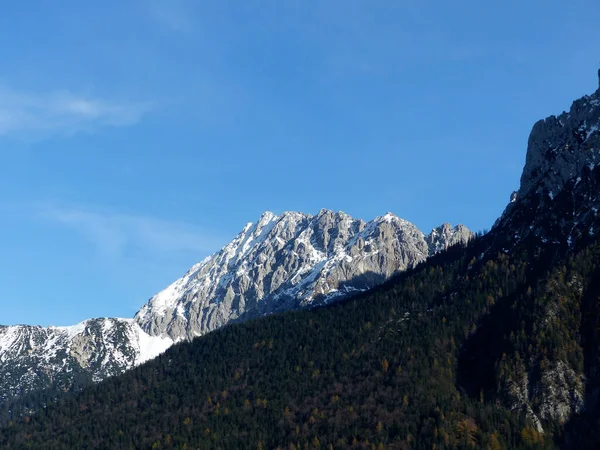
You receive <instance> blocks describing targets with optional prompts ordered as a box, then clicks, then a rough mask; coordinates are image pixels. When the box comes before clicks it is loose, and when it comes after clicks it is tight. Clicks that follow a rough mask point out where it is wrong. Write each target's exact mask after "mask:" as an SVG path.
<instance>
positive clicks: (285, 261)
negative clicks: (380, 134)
mask: <svg viewBox="0 0 600 450" xmlns="http://www.w3.org/2000/svg"><path fill="white" fill-rule="evenodd" d="M471 236H472V233H471V232H470V231H469V230H468V229H466V228H465V227H464V226H462V225H459V226H457V227H455V228H452V227H451V226H450V225H448V224H444V225H442V226H441V227H439V228H436V229H435V230H433V231H432V233H431V234H430V235H427V236H426V235H424V234H423V233H422V232H421V231H419V230H418V229H417V228H416V227H415V226H414V225H413V224H411V223H409V222H407V221H405V220H402V219H400V218H398V217H396V216H395V215H393V214H391V213H388V214H386V215H384V216H381V217H378V218H376V219H374V220H373V221H371V222H368V223H365V222H364V221H362V220H359V219H353V218H352V217H350V216H349V215H347V214H344V213H343V212H338V213H335V212H333V211H328V210H321V211H320V212H319V214H317V215H316V216H312V215H307V214H301V213H296V212H286V213H284V214H282V215H281V216H276V215H274V214H272V213H270V212H266V213H264V214H263V215H262V216H261V217H260V219H259V220H258V221H257V222H256V223H249V224H247V225H246V226H245V227H244V229H243V230H242V231H241V232H240V234H238V236H237V237H236V238H235V239H233V240H232V241H231V242H230V243H229V244H227V245H226V246H225V247H224V248H223V249H222V250H221V251H219V252H218V253H216V254H214V255H212V256H210V257H208V258H206V259H205V260H204V261H202V262H201V263H199V264H196V265H195V266H193V267H192V268H191V269H190V270H189V271H188V272H187V273H186V274H185V276H184V277H182V278H181V279H179V280H177V281H175V282H174V283H173V284H172V285H171V286H169V287H168V288H166V289H165V290H164V291H162V292H160V293H158V294H157V295H156V296H154V297H152V298H151V299H150V301H149V302H148V303H147V304H146V305H145V306H143V307H142V308H141V309H140V311H139V312H138V313H137V314H136V316H135V318H134V319H112V318H99V319H91V320H87V321H85V322H82V323H81V324H79V325H76V326H73V327H63V328H61V327H50V328H42V327H33V326H10V327H0V401H1V400H6V399H7V398H16V397H19V396H23V395H24V394H27V393H31V392H35V391H40V390H43V389H46V388H52V389H54V390H59V391H64V390H77V389H78V388H79V387H80V386H83V385H85V384H88V383H90V382H98V381H100V380H103V379H105V378H106V377H109V376H113V375H116V374H120V373H122V372H124V371H125V370H127V369H130V368H132V367H135V366H136V365H139V364H141V363H143V362H145V361H147V360H149V359H151V358H153V357H155V356H156V355H158V354H159V353H162V352H163V351H165V350H166V349H167V348H168V347H169V346H171V345H172V344H173V343H174V342H177V341H181V340H187V339H192V338H194V337H196V336H200V335H203V334H206V333H208V332H210V331H213V330H215V329H217V328H219V327H222V326H224V325H226V324H229V323H232V322H240V321H244V320H248V319H251V318H253V317H259V316H264V315H268V314H272V313H274V312H278V311H284V310H288V309H296V308H303V307H311V306H316V305H319V304H323V303H327V302H331V301H334V300H336V299H340V298H342V297H343V296H344V295H348V294H352V293H356V292H360V291H364V290H366V289H368V288H370V287H373V286H375V285H377V284H379V283H381V282H383V281H384V280H386V279H387V278H389V277H390V276H392V275H393V274H395V273H397V272H399V271H403V270H406V269H407V268H412V267H414V266H416V265H417V264H418V263H420V262H422V261H424V260H425V259H426V258H427V257H428V256H429V255H430V254H433V253H435V252H438V251H440V250H442V249H444V248H446V247H448V246H449V245H453V244H455V243H457V242H466V241H467V240H468V239H470V238H471Z"/></svg>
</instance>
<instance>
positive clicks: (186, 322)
mask: <svg viewBox="0 0 600 450" xmlns="http://www.w3.org/2000/svg"><path fill="white" fill-rule="evenodd" d="M471 237H472V233H471V232H470V231H469V230H468V229H467V228H466V227H464V226H462V225H459V226H457V227H455V228H452V227H451V226H450V225H449V224H444V225H442V226H440V227H438V228H436V229H434V230H432V232H431V234H429V235H427V236H425V235H424V234H423V233H422V232H421V231H419V230H418V229H417V227H415V226H414V225H413V224H411V223H410V222H407V221H406V220H402V219H400V218H398V217H396V216H395V215H393V214H391V213H388V214H386V215H384V216H381V217H377V218H376V219H374V220H373V221H371V222H368V223H365V222H364V221H362V220H360V219H353V218H352V217H350V216H349V215H347V214H345V213H343V212H338V213H335V212H333V211H328V210H321V211H320V212H319V214H317V215H316V216H311V215H307V214H301V213H297V212H286V213H283V214H282V215H281V216H276V215H274V214H272V213H270V212H266V213H264V214H263V215H262V216H261V218H260V220H259V221H258V222H256V223H249V224H247V225H246V226H245V227H244V229H243V230H242V232H241V233H240V234H239V235H238V236H237V237H236V238H235V239H234V240H233V241H231V242H230V243H229V244H228V245H226V246H225V247H224V248H223V249H222V250H221V251H220V252H219V253H217V254H215V255H213V256H211V257H209V258H207V259H206V260H204V261H203V262H201V263H199V264H197V265H195V266H194V267H192V268H191V269H190V271H189V272H188V273H187V274H186V275H185V276H184V277H183V278H180V279H179V280H177V281H176V282H175V283H173V284H172V285H171V286H169V287H168V288H167V289H165V290H164V291H162V292H160V293H159V294H157V295H156V296H154V297H152V298H151V299H150V301H149V302H148V303H147V304H146V305H145V306H144V307H142V309H140V311H139V312H138V313H137V314H136V316H135V320H136V322H137V323H138V324H139V325H140V326H141V327H142V328H143V329H144V330H145V331H147V332H148V333H149V334H151V335H153V336H165V337H169V338H171V339H173V340H180V339H181V338H182V337H185V338H187V339H191V338H194V337H197V336H201V335H203V334H206V333H207V332H209V331H212V330H215V329H216V328H219V327H221V326H223V325H225V324H228V323H231V322H235V321H239V320H240V319H244V320H247V319H249V318H253V317H259V316H264V315H267V314H272V313H274V312H278V311H285V310H289V309H294V308H298V307H307V306H316V305H319V304H323V303H328V302H330V301H332V300H334V299H336V298H339V297H340V296H344V295H347V294H349V293H354V292H360V291H364V290H367V289H369V288H371V287H373V286H376V285H377V284H379V283H381V282H383V281H384V280H386V279H387V278H389V277H390V276H392V275H394V274H395V273H397V272H399V271H403V270H406V269H408V268H412V267H415V266H416V265H417V264H418V263H420V262H422V261H424V260H425V259H426V258H427V257H428V256H430V255H432V254H434V253H436V252H439V251H441V250H443V249H445V248H447V247H448V246H450V245H453V244H456V243H459V242H466V241H468V240H469V239H470V238H471Z"/></svg>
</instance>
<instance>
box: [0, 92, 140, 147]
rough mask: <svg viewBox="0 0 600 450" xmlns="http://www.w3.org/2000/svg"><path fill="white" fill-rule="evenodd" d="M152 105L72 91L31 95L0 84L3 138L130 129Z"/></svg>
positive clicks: (0, 126) (0, 117)
mask: <svg viewBox="0 0 600 450" xmlns="http://www.w3.org/2000/svg"><path fill="white" fill-rule="evenodd" d="M150 108H151V105H150V104H149V103H137V102H118V101H110V100H105V99H101V98H95V97H90V96H85V95H77V94H74V93H72V92H70V91H55V92H42V93H35V92H28V91H21V90H17V89H13V88H10V87H8V86H6V85H2V84H0V136H3V135H4V136H6V135H15V134H25V133H27V134H28V135H29V134H30V133H31V134H33V135H35V136H40V135H41V136H44V135H49V134H50V135H56V134H59V135H60V134H67V135H70V134H73V133H77V132H80V131H92V130H94V129H97V128H99V127H106V126H111V127H120V126H129V125H133V124H135V123H136V122H138V121H139V120H140V119H141V118H142V116H143V115H144V114H146V113H147V112H148V111H149V110H150Z"/></svg>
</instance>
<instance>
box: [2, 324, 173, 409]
mask: <svg viewBox="0 0 600 450" xmlns="http://www.w3.org/2000/svg"><path fill="white" fill-rule="evenodd" d="M171 344H172V341H171V340H170V339H168V338H161V337H153V336H149V335H147V334H146V333H145V332H144V331H143V330H142V329H141V328H140V327H139V326H138V325H137V324H136V323H135V322H134V321H133V320H132V319H90V320H86V321H84V322H82V323H80V324H78V325H75V326H72V327H49V328H43V327H36V326H27V325H17V326H10V327H1V326H0V400H5V399H6V398H8V397H17V396H19V395H22V394H23V393H26V392H31V391H35V390H40V389H45V388H47V387H49V386H53V387H54V388H57V389H62V390H68V389H70V388H71V387H72V386H73V385H83V384H86V383H89V382H90V381H94V382H97V381H100V380H102V379H104V378H106V377H109V376H112V375H117V374H120V373H122V372H123V371H124V370H127V369H130V368H132V367H134V366H135V365H138V364H141V363H143V362H146V361H148V360H149V359H152V358H154V357H156V356H157V355H158V354H159V353H161V352H163V351H164V350H166V349H167V348H168V347H169V346H170V345H171Z"/></svg>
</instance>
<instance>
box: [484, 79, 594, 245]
mask: <svg viewBox="0 0 600 450" xmlns="http://www.w3.org/2000/svg"><path fill="white" fill-rule="evenodd" d="M598 76H599V78H600V73H599V75H598ZM599 131H600V87H599V88H598V90H597V91H596V92H595V93H593V94H592V95H586V96H584V97H582V98H581V99H579V100H576V101H575V102H574V103H573V105H572V106H571V108H570V110H569V112H563V113H562V114H560V115H559V116H558V117H556V116H550V117H548V118H547V119H545V120H540V121H539V122H537V123H536V124H535V125H534V127H533V130H532V131H531V134H530V136H529V143H528V147H527V157H526V162H525V167H524V169H523V173H522V175H521V185H520V187H519V190H518V191H517V192H515V193H513V195H512V197H511V203H510V204H509V205H508V207H507V208H506V211H505V212H504V214H503V215H502V217H500V219H498V221H497V223H496V224H495V227H496V228H503V229H504V230H508V229H510V230H512V231H513V232H514V233H513V239H512V240H513V241H515V240H519V239H524V238H526V237H527V236H529V235H534V236H535V238H536V240H537V242H539V243H540V244H544V243H546V242H553V243H557V244H561V245H562V246H567V247H573V246H575V245H576V243H577V242H578V241H579V240H582V239H583V240H584V241H585V240H586V239H587V238H588V237H590V236H595V235H596V234H597V232H598V231H599V230H600V229H599V228H598V226H597V225H596V226H595V225H594V224H595V223H596V222H597V220H598V210H599V208H600V189H599V186H600V172H599V166H600V132H599ZM507 234H508V233H507Z"/></svg>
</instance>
